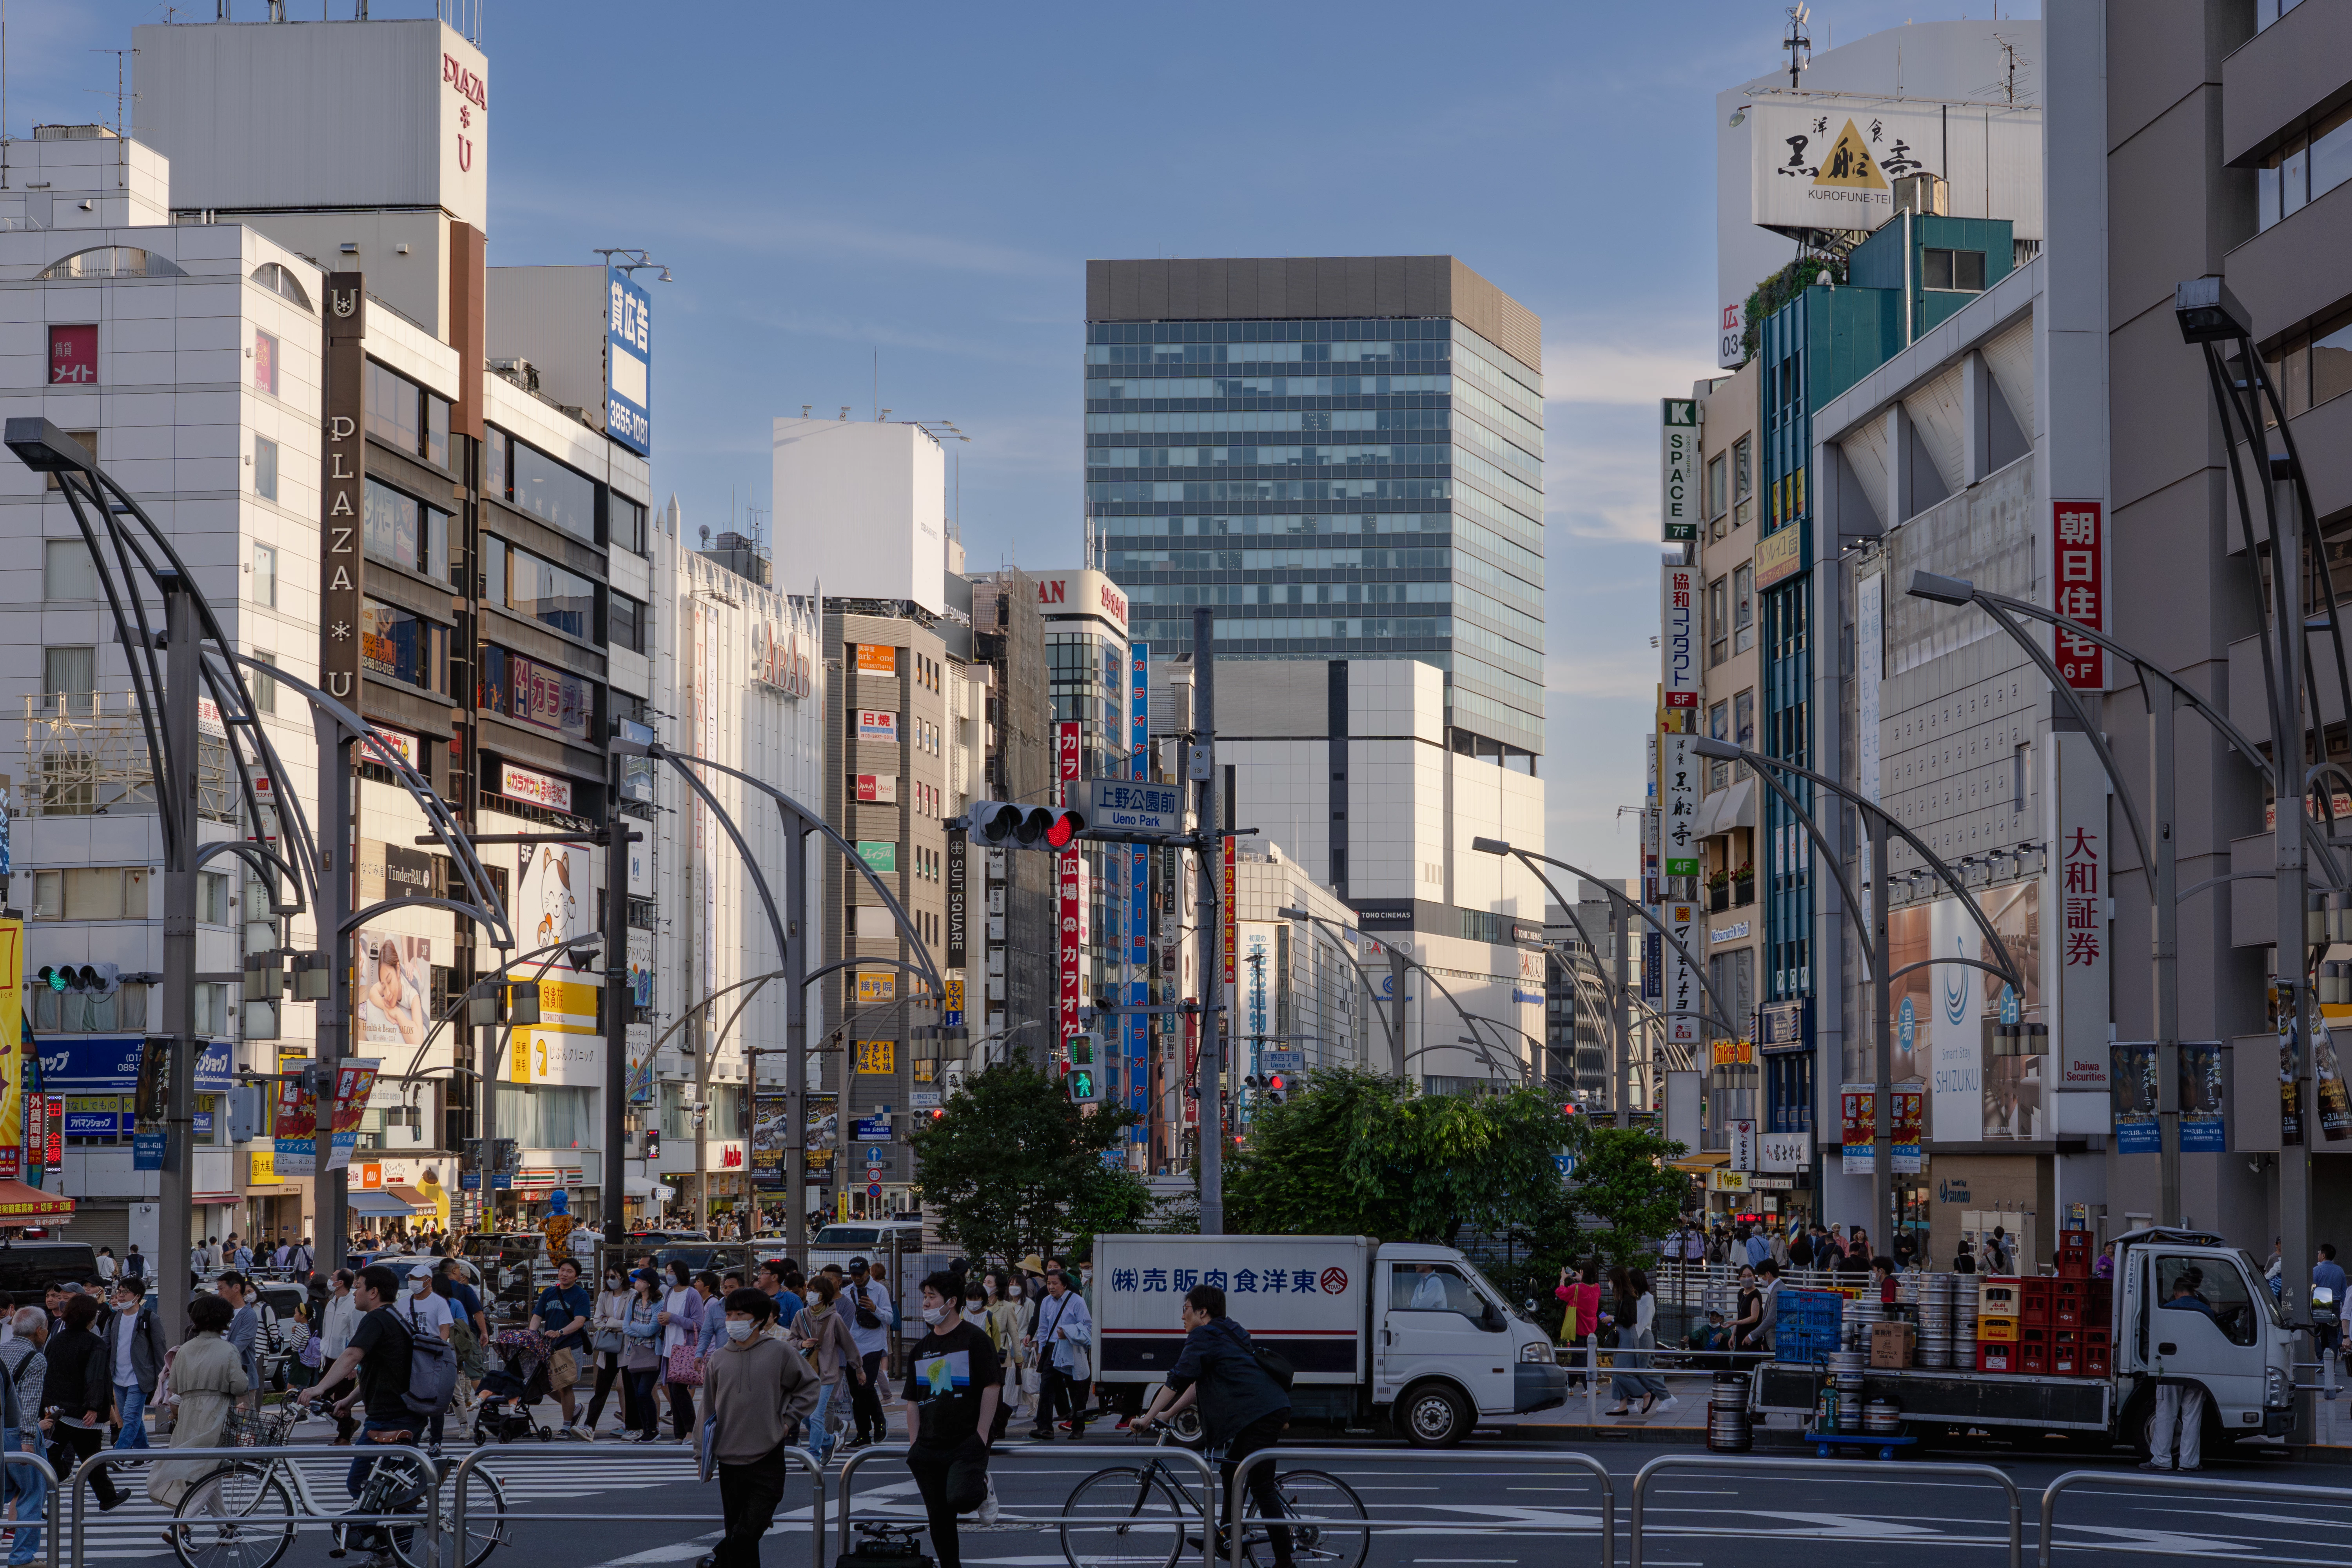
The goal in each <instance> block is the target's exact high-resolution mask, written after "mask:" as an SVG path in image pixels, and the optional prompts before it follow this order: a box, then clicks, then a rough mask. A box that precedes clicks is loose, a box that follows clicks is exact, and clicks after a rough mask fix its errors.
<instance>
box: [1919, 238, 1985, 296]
mask: <svg viewBox="0 0 2352 1568" xmlns="http://www.w3.org/2000/svg"><path fill="white" fill-rule="evenodd" d="M1919 282H1920V286H1921V287H1922V288H1927V289H1952V290H1956V291H1958V292H1959V293H1962V294H1981V293H1983V292H1984V286H1985V253H1984V252H1983V251H1981V250H1937V249H1935V248H1932V247H1931V248H1928V249H1927V250H1924V251H1922V252H1921V253H1920V263H1919Z"/></svg>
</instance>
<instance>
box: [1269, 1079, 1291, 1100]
mask: <svg viewBox="0 0 2352 1568" xmlns="http://www.w3.org/2000/svg"><path fill="white" fill-rule="evenodd" d="M1288 1093H1289V1090H1287V1089H1284V1088H1283V1087H1282V1075H1281V1074H1280V1073H1276V1074H1274V1075H1272V1076H1271V1077H1269V1078H1268V1079H1266V1080H1265V1102H1266V1103H1267V1104H1268V1105H1280V1104H1281V1103H1282V1102H1283V1100H1284V1099H1285V1098H1286V1096H1287V1095H1288Z"/></svg>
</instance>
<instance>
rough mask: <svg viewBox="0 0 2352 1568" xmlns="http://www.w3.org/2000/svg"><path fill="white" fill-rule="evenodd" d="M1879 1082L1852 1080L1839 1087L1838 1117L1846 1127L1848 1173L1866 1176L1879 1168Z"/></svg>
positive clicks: (1842, 1138)
mask: <svg viewBox="0 0 2352 1568" xmlns="http://www.w3.org/2000/svg"><path fill="white" fill-rule="evenodd" d="M1838 1121H1839V1124H1840V1126H1841V1127H1842V1128H1843V1132H1842V1134H1841V1135H1840V1138H1839V1142H1840V1143H1841V1145H1842V1146H1843V1155H1844V1163H1843V1167H1842V1168H1843V1170H1844V1172H1845V1173H1846V1174H1847V1175H1849V1176H1867V1175H1869V1174H1870V1173H1872V1172H1873V1171H1874V1170H1875V1169H1876V1168H1877V1165H1876V1149H1875V1146H1874V1140H1875V1139H1876V1138H1877V1135H1878V1128H1877V1121H1878V1086H1877V1085H1875V1084H1868V1083H1849V1084H1844V1085H1842V1086H1841V1087H1840V1088H1839V1089H1838Z"/></svg>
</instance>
